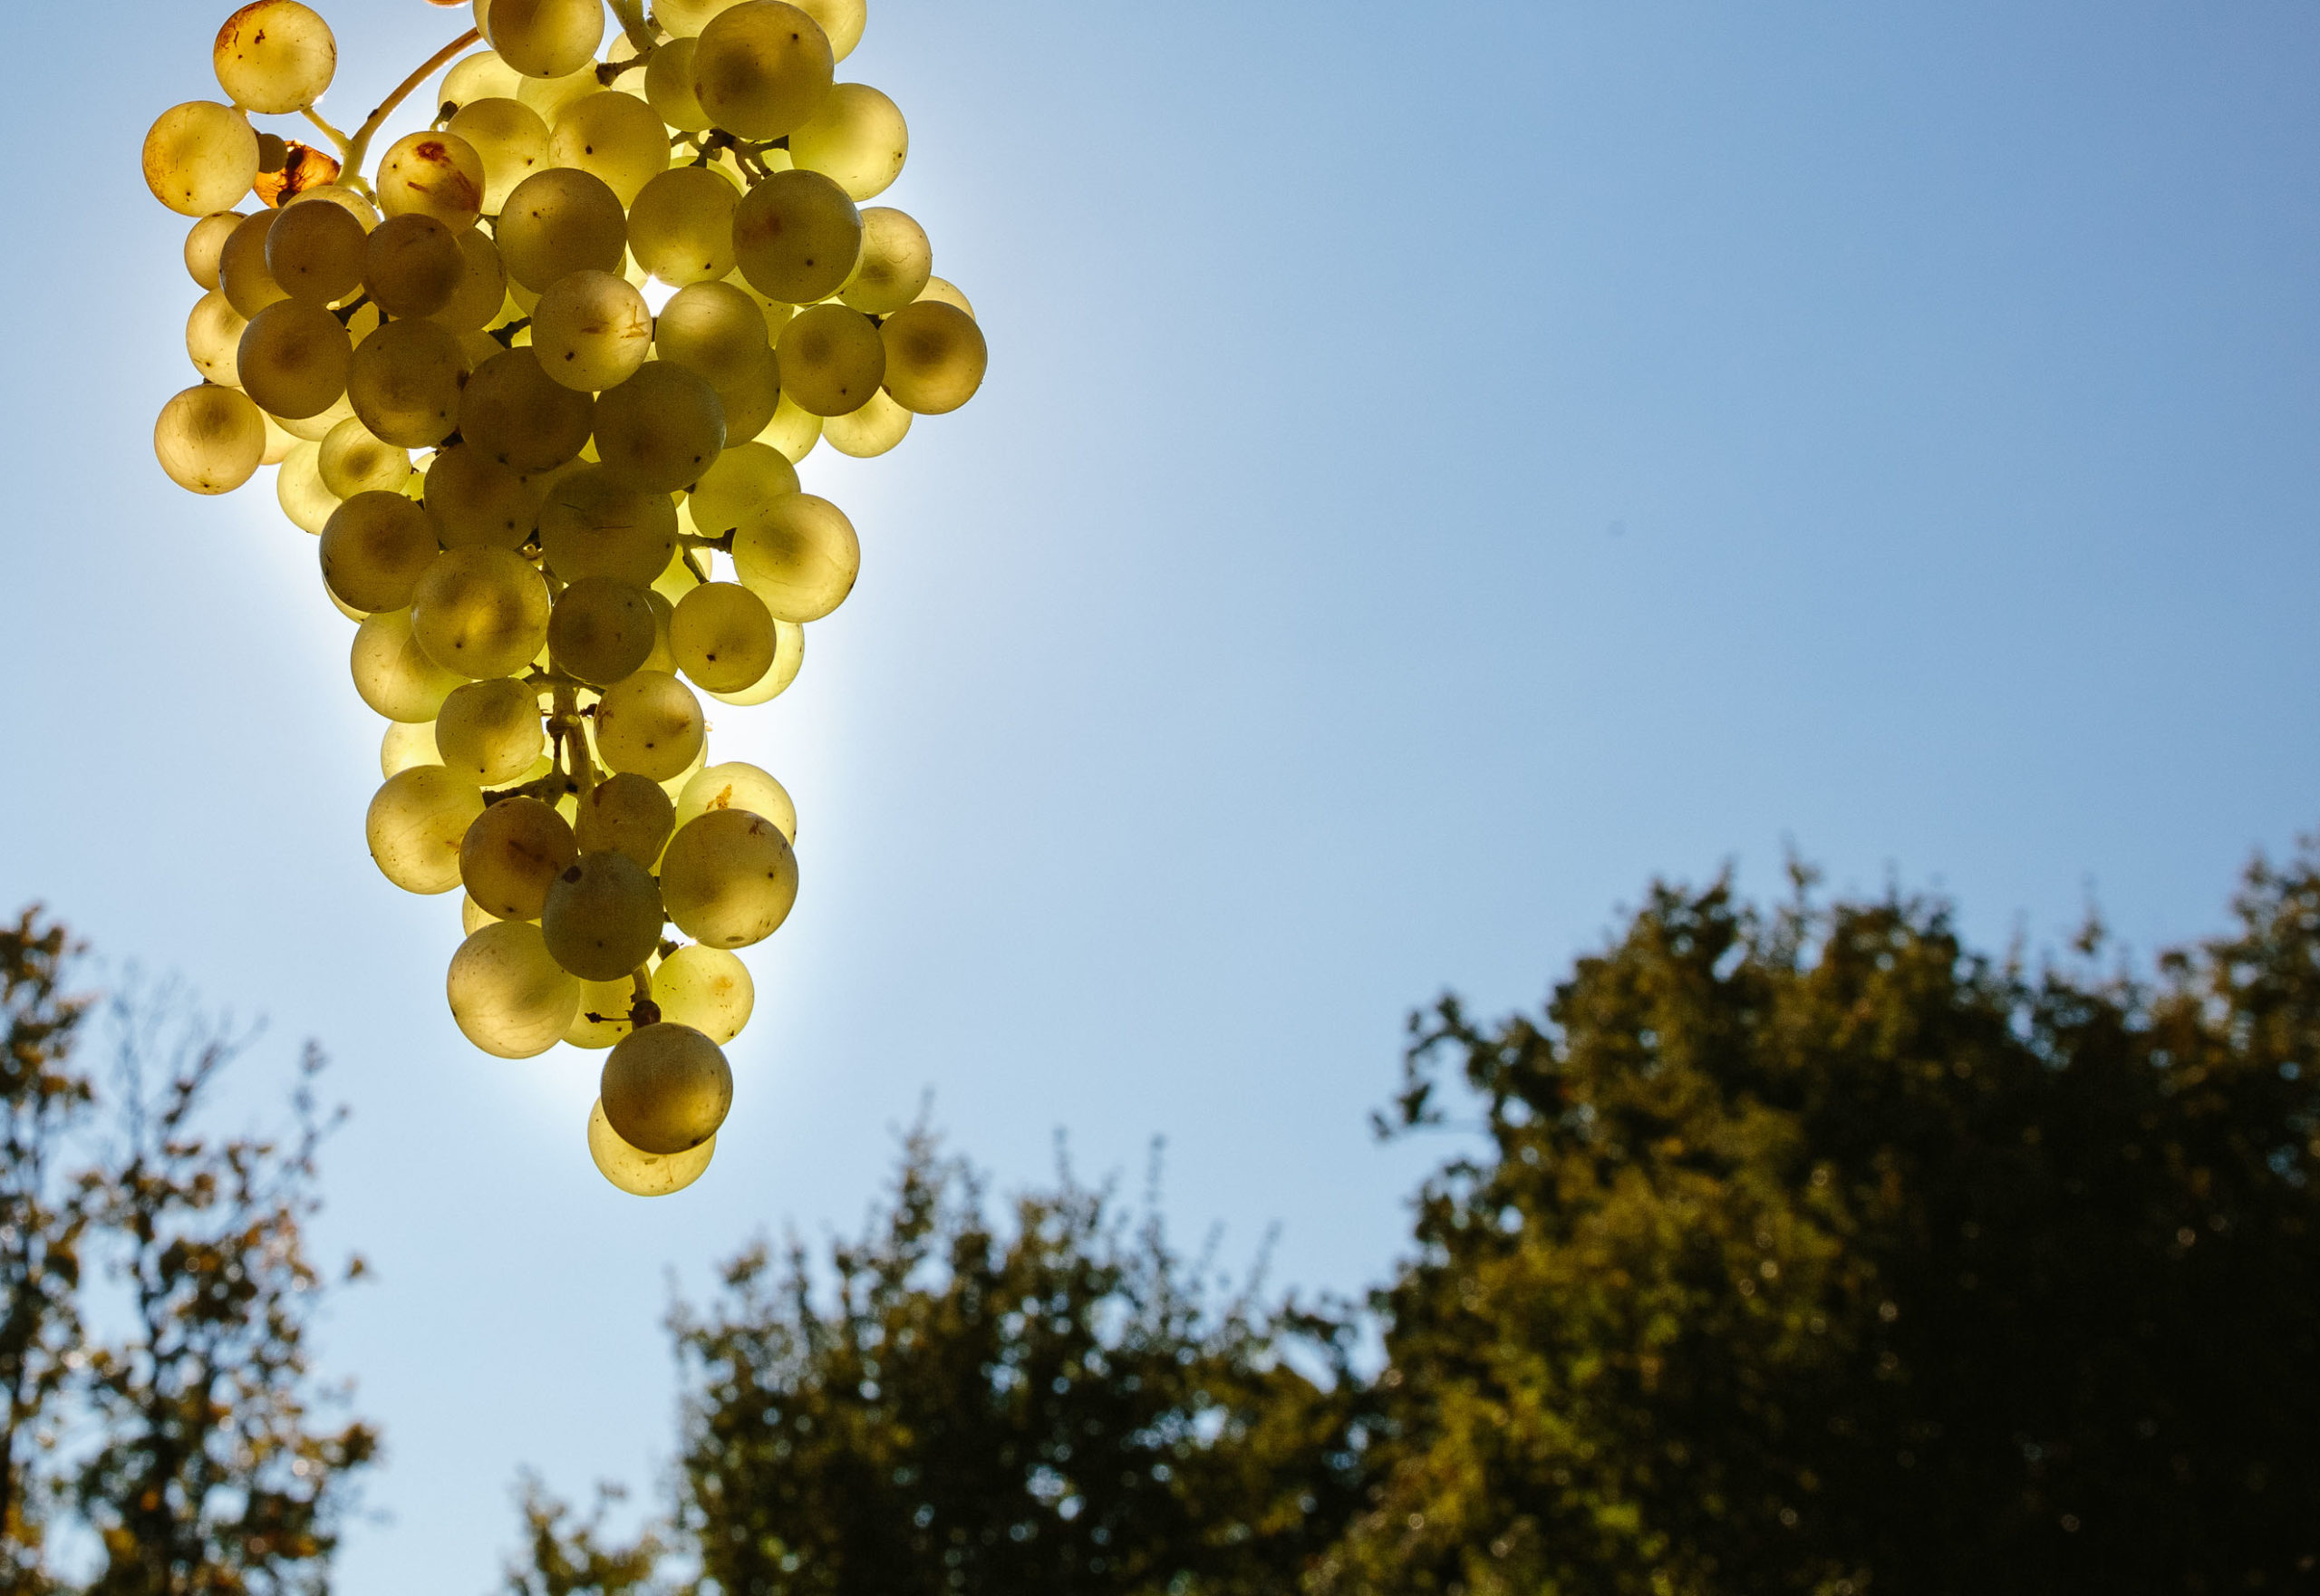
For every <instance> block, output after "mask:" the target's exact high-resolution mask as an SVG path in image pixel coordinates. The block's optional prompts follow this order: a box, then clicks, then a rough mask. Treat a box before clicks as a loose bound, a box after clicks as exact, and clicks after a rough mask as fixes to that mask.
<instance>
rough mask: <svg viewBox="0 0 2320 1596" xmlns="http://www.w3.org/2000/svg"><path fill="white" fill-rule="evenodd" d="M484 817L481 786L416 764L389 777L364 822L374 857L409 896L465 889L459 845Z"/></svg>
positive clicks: (442, 771)
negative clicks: (479, 789) (478, 817)
mask: <svg viewBox="0 0 2320 1596" xmlns="http://www.w3.org/2000/svg"><path fill="white" fill-rule="evenodd" d="M482 813H483V794H482V793H481V792H479V791H478V790H477V788H476V786H475V783H473V782H471V781H468V780H465V779H462V778H460V777H459V776H457V775H455V774H454V773H452V772H451V771H449V770H447V769H444V768H443V767H442V766H440V765H414V766H412V767H411V769H408V770H405V771H402V772H401V774H399V775H395V776H391V777H389V778H388V779H387V783H386V785H385V786H383V787H382V788H379V791H378V795H377V796H376V797H374V798H372V800H371V812H370V814H369V815H368V816H367V817H365V818H364V823H363V830H364V832H365V834H366V835H367V837H368V838H369V841H370V844H371V858H372V862H373V863H375V864H376V865H377V866H379V873H380V874H381V875H384V876H385V877H386V878H387V879H388V880H389V881H391V882H393V883H394V884H395V885H397V886H399V887H401V888H402V889H403V891H405V892H413V893H418V894H420V895H422V896H429V897H431V896H433V895H435V894H437V893H445V892H449V891H450V890H451V889H452V888H453V887H455V886H457V885H459V845H460V843H461V842H462V841H463V840H464V839H465V838H466V837H467V834H468V827H469V826H472V825H474V824H475V820H476V817H477V816H478V815H480V814H482Z"/></svg>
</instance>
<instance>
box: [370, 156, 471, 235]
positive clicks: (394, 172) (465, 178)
mask: <svg viewBox="0 0 2320 1596" xmlns="http://www.w3.org/2000/svg"><path fill="white" fill-rule="evenodd" d="M378 189H379V208H380V209H381V210H382V211H384V212H385V213H386V214H387V215H389V216H391V217H395V216H413V215H416V216H431V217H433V218H435V219H436V220H437V221H439V222H441V223H442V224H443V225H444V226H445V227H450V228H453V229H458V228H460V227H473V226H474V225H475V218H477V217H478V216H480V215H481V214H482V213H483V157H482V156H480V155H478V154H477V153H476V149H475V146H474V145H472V144H470V143H469V142H468V141H467V140H465V139H462V138H460V137H459V135H458V134H457V133H449V132H444V133H406V134H404V135H403V136H402V137H401V138H400V139H397V140H395V141H394V142H393V143H392V144H390V145H389V146H387V152H386V154H385V155H384V156H383V157H382V158H381V159H380V161H379V183H378Z"/></svg>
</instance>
